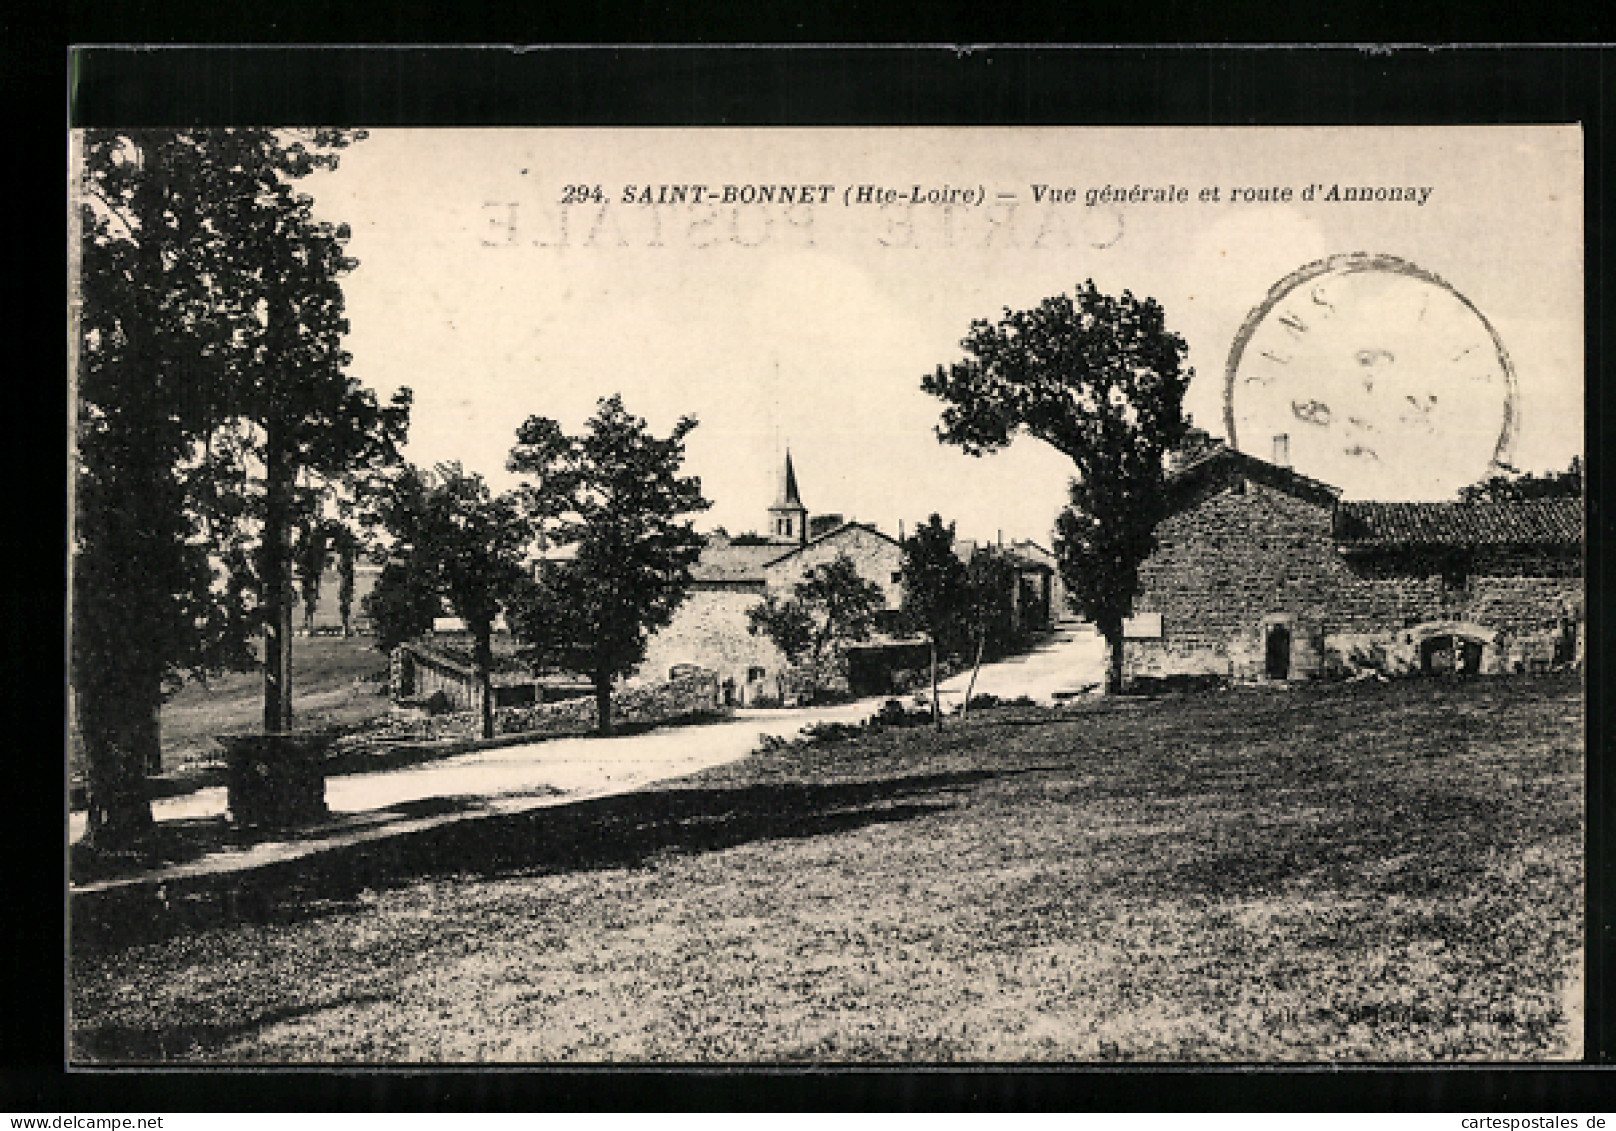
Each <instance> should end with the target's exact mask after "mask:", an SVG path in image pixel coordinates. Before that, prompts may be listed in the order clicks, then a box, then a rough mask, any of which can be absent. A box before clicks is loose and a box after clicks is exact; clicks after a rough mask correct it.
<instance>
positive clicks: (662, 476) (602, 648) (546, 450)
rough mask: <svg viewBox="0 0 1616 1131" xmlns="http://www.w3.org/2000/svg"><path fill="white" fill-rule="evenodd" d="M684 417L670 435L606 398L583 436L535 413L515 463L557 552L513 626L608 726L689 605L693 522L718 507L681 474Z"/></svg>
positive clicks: (695, 549)
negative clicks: (658, 638) (589, 697)
mask: <svg viewBox="0 0 1616 1131" xmlns="http://www.w3.org/2000/svg"><path fill="white" fill-rule="evenodd" d="M695 427H696V421H695V418H693V417H688V416H687V417H684V418H682V419H681V420H680V421H679V422H678V423H677V424H675V425H674V427H673V431H672V432H671V433H669V435H668V436H667V437H666V438H662V437H658V436H655V435H653V434H652V433H651V431H650V430H649V428H648V427H647V426H646V422H645V421H644V420H642V419H640V418H639V417H636V416H634V415H632V414H630V413H629V412H628V411H627V410H625V409H624V407H623V402H622V398H620V397H617V396H612V397H609V398H606V399H603V400H601V401H600V402H599V406H598V408H597V411H596V413H595V415H594V416H593V417H591V418H590V420H589V422H588V424H587V425H586V428H585V431H584V432H583V434H581V435H578V436H568V435H566V434H565V433H564V432H563V431H562V430H561V426H560V425H559V424H557V423H556V422H555V421H554V420H551V419H549V418H548V417H543V416H531V417H529V418H528V419H527V420H526V421H525V422H524V423H523V424H522V426H521V428H519V429H518V430H517V435H516V445H515V447H513V448H512V449H511V456H510V460H509V463H508V465H507V466H508V467H509V469H510V470H511V471H514V472H516V473H518V474H519V475H522V476H525V477H526V478H525V479H524V482H523V487H522V489H521V498H522V506H523V509H524V512H525V513H526V515H527V517H528V520H529V522H530V523H531V524H532V526H533V529H534V530H535V531H536V532H537V533H538V534H539V536H540V539H541V541H542V543H543V544H544V545H545V546H547V547H550V548H551V552H552V556H551V557H550V558H549V559H547V560H546V561H544V562H543V563H542V564H541V567H540V570H539V574H538V577H537V578H536V579H535V581H534V582H533V583H532V584H531V585H529V586H527V587H526V589H525V593H524V594H523V595H522V596H521V597H520V598H519V599H517V600H516V601H515V602H514V605H513V608H512V610H511V613H510V616H509V619H510V621H511V627H512V630H513V632H514V633H515V634H516V636H517V638H518V639H520V640H521V641H522V642H523V643H524V645H525V646H526V648H525V654H526V655H527V656H528V658H529V659H530V661H532V662H534V663H536V664H539V665H543V666H555V667H559V668H562V669H564V670H567V671H572V672H577V673H579V674H581V675H584V676H587V677H588V678H589V679H590V681H591V682H592V683H593V684H594V687H595V703H596V706H597V708H598V712H599V714H598V716H597V717H598V720H599V723H598V725H599V728H600V731H601V733H602V734H609V733H610V732H611V727H612V713H611V712H612V702H611V689H612V682H613V681H614V680H615V679H617V678H619V677H620V676H625V675H627V674H629V673H630V672H632V671H633V670H634V669H635V668H636V667H637V666H638V665H639V664H640V662H641V661H642V660H643V659H644V658H645V649H646V642H647V640H648V638H649V634H650V633H652V632H654V631H656V630H657V629H659V628H663V627H665V626H666V625H667V624H668V623H669V622H670V621H671V620H672V619H673V615H674V612H675V611H676V610H677V609H678V607H679V605H680V604H681V603H682V602H683V601H684V598H685V593H686V591H687V590H688V588H689V586H690V567H691V565H693V564H694V563H695V561H696V558H697V557H698V556H699V555H700V554H701V549H702V545H703V539H702V537H701V535H700V534H698V533H696V531H695V529H694V528H693V527H692V526H691V523H690V520H689V519H688V518H687V517H686V516H689V515H693V514H697V513H699V512H701V511H704V510H706V509H707V508H708V507H709V506H711V504H710V503H709V502H708V501H707V500H706V499H705V498H703V497H702V494H701V480H700V479H698V478H696V477H694V476H685V475H681V474H680V471H681V469H682V468H683V466H684V458H685V437H686V436H687V435H689V433H690V431H691V430H692V429H693V428H695Z"/></svg>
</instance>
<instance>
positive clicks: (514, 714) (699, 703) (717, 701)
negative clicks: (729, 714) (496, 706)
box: [494, 671, 723, 734]
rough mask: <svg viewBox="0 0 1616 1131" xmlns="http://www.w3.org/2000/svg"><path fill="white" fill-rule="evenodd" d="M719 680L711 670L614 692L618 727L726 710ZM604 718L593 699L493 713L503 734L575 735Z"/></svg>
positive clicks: (614, 710) (511, 708) (614, 711)
mask: <svg viewBox="0 0 1616 1131" xmlns="http://www.w3.org/2000/svg"><path fill="white" fill-rule="evenodd" d="M722 706H723V703H722V700H721V698H720V693H719V686H718V676H717V675H716V674H714V673H713V672H710V671H705V672H700V673H696V674H693V675H687V676H683V677H681V678H680V679H676V680H668V681H665V682H662V683H645V684H640V685H638V686H633V687H624V688H620V689H618V690H615V691H613V692H612V719H613V721H614V723H642V724H643V723H660V722H667V721H668V720H670V719H680V718H686V717H689V716H693V715H709V714H715V713H717V712H718V711H719V710H720V709H722ZM598 718H599V715H598V713H597V712H596V710H595V697H594V696H593V695H590V696H586V697H584V698H580V699H568V700H565V701H563V702H560V703H546V704H544V705H542V706H537V707H505V708H501V709H500V710H498V711H496V712H494V727H495V729H496V730H497V731H498V732H499V733H501V734H544V733H547V732H564V733H566V732H574V731H578V730H583V729H588V728H591V727H593V726H595V724H596V722H597V720H598Z"/></svg>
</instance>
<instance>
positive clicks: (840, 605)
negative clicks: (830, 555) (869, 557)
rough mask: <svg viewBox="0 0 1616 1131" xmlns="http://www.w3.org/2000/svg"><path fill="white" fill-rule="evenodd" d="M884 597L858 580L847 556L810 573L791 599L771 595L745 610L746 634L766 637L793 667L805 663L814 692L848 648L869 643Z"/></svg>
mask: <svg viewBox="0 0 1616 1131" xmlns="http://www.w3.org/2000/svg"><path fill="white" fill-rule="evenodd" d="M885 606H886V594H885V593H883V592H882V590H881V587H880V586H879V585H877V584H876V583H875V582H873V581H870V580H868V579H867V578H865V577H863V576H861V575H860V574H859V571H858V564H857V563H856V562H854V561H853V559H852V558H850V557H848V555H846V554H838V555H837V556H836V557H835V558H834V559H833V560H832V561H829V562H825V563H822V564H820V565H816V566H814V567H813V568H811V569H809V570H808V571H807V572H806V573H805V574H804V575H803V578H802V580H801V581H798V582H797V583H796V584H795V585H793V586H792V590H791V596H790V597H787V598H784V599H782V598H779V597H775V596H772V595H771V596H770V597H768V598H767V599H765V600H764V601H762V602H761V603H759V604H757V605H754V606H753V607H752V608H751V609H749V610H748V611H747V631H748V632H750V633H751V634H752V635H754V636H765V637H767V638H768V639H769V640H770V641H772V642H773V643H774V646H775V647H776V648H779V649H780V651H781V652H783V653H784V654H785V655H786V658H787V659H788V660H790V661H791V662H793V663H796V662H798V661H806V663H807V667H808V678H809V683H810V684H811V686H812V687H813V689H814V690H815V691H816V692H817V691H819V690H820V689H821V688H822V687H823V686H824V682H825V680H826V678H827V677H828V676H829V675H830V674H831V673H832V672H833V671H834V670H835V669H836V667H837V665H838V664H839V663H840V661H841V659H842V657H843V654H844V652H845V649H846V646H847V645H848V644H850V643H854V642H856V641H859V640H868V639H869V638H870V633H871V631H872V630H873V629H874V628H875V621H876V614H877V613H879V612H880V611H881V610H882V609H883V608H884V607H885Z"/></svg>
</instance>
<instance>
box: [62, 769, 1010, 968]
mask: <svg viewBox="0 0 1616 1131" xmlns="http://www.w3.org/2000/svg"><path fill="white" fill-rule="evenodd" d="M996 776H998V775H997V773H996V772H995V771H987V770H969V771H957V772H950V773H937V774H922V775H910V776H898V777H888V778H880V779H875V780H870V781H860V782H850V783H835V784H824V785H803V784H793V783H781V784H765V785H750V786H744V787H740V788H711V787H707V788H673V789H663V790H656V791H651V792H644V793H629V794H620V795H617V796H613V797H606V798H600V799H598V800H593V801H583V802H578V803H576V804H571V805H561V806H553V807H549V808H542V809H535V810H530V811H528V812H526V813H519V814H514V815H508V816H490V817H484V818H480V819H475V820H466V821H456V822H452V823H450V824H445V825H440V826H437V827H435V828H431V829H427V830H423V831H419V832H412V833H401V834H399V835H397V836H392V837H387V838H383V839H380V840H373V841H368V842H364V843H360V844H352V845H346V846H343V847H340V848H333V849H330V850H328V851H325V852H321V853H317V854H315V855H313V856H306V857H303V858H301V859H297V860H291V861H286V862H279V863H274V864H269V865H265V866H263V867H260V868H256V869H253V870H251V871H244V872H232V873H223V874H216V875H209V876H198V877H187V878H183V879H173V880H169V881H167V882H166V883H161V884H160V883H142V884H135V885H130V886H127V887H120V888H110V889H107V890H104V891H97V892H84V893H79V894H76V895H74V896H73V898H72V901H71V910H70V913H71V940H72V954H73V958H74V961H75V962H77V961H80V960H84V959H88V958H91V957H93V956H94V955H96V954H97V953H100V952H105V951H109V950H115V949H118V948H120V947H123V946H128V945H132V944H135V943H143V942H155V941H160V940H163V939H166V938H170V937H173V936H175V935H181V934H188V933H194V932H196V931H199V930H203V929H206V928H209V927H215V926H228V925H230V924H233V923H240V922H253V923H263V924H268V923H290V922H296V921H299V920H302V919H306V918H310V917H313V916H318V915H323V914H329V913H332V912H334V911H339V910H342V909H343V908H345V907H347V906H350V905H351V904H352V902H353V900H354V898H355V897H356V896H357V895H358V894H359V893H360V892H362V891H365V890H366V889H385V888H388V887H394V886H400V885H404V884H408V883H411V882H413V881H416V880H422V879H430V878H434V877H442V876H457V877H467V878H471V879H487V878H492V877H496V876H509V875H535V876H538V875H550V874H556V873H563V872H574V871H586V870H593V869H605V868H632V867H640V866H643V865H645V864H646V863H647V862H648V861H649V860H651V859H652V858H654V857H656V856H658V855H662V854H667V853H676V854H695V853H703V852H716V851H721V850H723V849H727V848H733V847H736V846H738V845H742V844H747V843H751V842H755V841H766V840H784V839H799V838H805V837H813V836H822V835H826V834H830V833H838V832H843V831H847V830H850V829H857V828H861V827H864V826H868V825H875V824H883V823H888V822H894V821H905V820H910V819H912V818H915V817H924V816H927V815H929V814H932V813H935V812H939V811H942V810H946V809H948V808H951V807H952V806H953V801H952V800H951V799H950V798H949V797H947V796H946V795H947V794H949V793H952V792H955V791H958V790H961V789H964V788H967V787H969V786H971V785H973V784H975V783H978V782H980V781H982V780H984V779H987V778H992V777H996Z"/></svg>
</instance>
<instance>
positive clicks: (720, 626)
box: [637, 453, 903, 705]
mask: <svg viewBox="0 0 1616 1131" xmlns="http://www.w3.org/2000/svg"><path fill="white" fill-rule="evenodd" d="M766 531H767V533H766V534H765V535H764V536H763V542H762V544H752V543H751V541H750V540H749V539H748V540H733V539H730V538H728V537H725V536H723V535H713V536H711V537H710V538H709V541H708V545H707V547H706V549H704V550H703V551H702V554H701V557H700V558H699V559H698V560H697V562H696V563H695V565H694V566H692V567H691V571H690V573H691V584H690V589H689V591H688V593H687V594H686V596H685V600H684V602H683V604H681V605H680V606H679V610H678V612H677V613H675V614H674V619H673V622H672V623H671V624H669V625H668V626H667V627H666V628H663V629H662V630H661V631H659V632H657V633H656V634H655V635H654V636H652V638H651V640H650V644H649V647H648V649H647V652H646V658H645V662H644V663H643V664H642V665H641V667H640V669H639V672H638V673H637V678H639V679H641V680H660V679H668V678H670V677H671V675H672V674H673V673H674V672H675V671H676V670H678V669H680V668H682V667H686V666H694V667H699V668H704V669H707V670H709V671H713V672H716V673H717V674H718V678H719V681H720V686H721V687H722V688H723V694H724V698H725V701H726V702H727V703H734V704H741V705H745V704H751V703H756V702H760V701H774V700H778V699H779V698H780V697H781V695H782V694H783V691H784V687H785V684H784V681H783V679H782V677H783V676H784V675H785V673H786V671H787V668H788V666H789V665H788V664H787V662H786V658H785V656H784V655H783V654H782V653H781V652H780V650H779V649H778V648H776V647H775V646H774V644H773V642H771V641H770V640H769V639H768V637H766V636H761V635H758V636H754V635H752V634H751V633H750V632H749V631H748V620H747V613H748V612H749V611H750V610H751V609H752V608H754V607H755V606H757V605H759V604H761V603H762V602H763V600H764V599H765V598H767V597H769V596H776V597H782V598H783V597H788V596H790V594H791V591H792V587H793V586H795V585H796V583H797V582H799V581H801V580H802V578H803V576H804V575H805V574H806V573H807V572H808V571H809V570H811V569H813V568H814V567H815V566H820V565H828V564H829V563H830V562H832V561H834V560H835V559H836V558H837V557H839V556H841V555H843V554H845V555H847V556H848V557H849V558H850V559H852V561H853V563H854V564H855V565H856V566H857V567H858V572H859V574H860V576H862V577H864V578H865V579H866V580H868V581H872V582H874V583H875V584H876V585H878V586H880V588H881V591H882V593H883V594H884V596H885V598H886V610H887V611H888V612H889V613H891V612H896V610H897V609H898V608H899V606H900V604H901V603H902V586H901V582H902V579H903V573H902V571H903V551H902V548H901V547H900V545H899V543H898V542H897V540H896V539H894V538H892V537H890V536H888V535H886V534H883V533H882V532H881V531H879V530H877V529H876V528H875V527H874V526H870V525H868V524H866V523H861V522H848V521H844V520H843V519H842V517H841V516H840V515H820V516H813V517H810V516H809V514H808V508H807V507H806V506H804V505H803V502H802V498H801V494H800V492H799V491H798V487H797V476H796V471H795V469H794V468H793V467H792V463H791V455H790V453H787V455H786V460H785V469H784V472H783V474H782V476H781V479H780V489H779V494H778V497H777V498H776V501H775V503H774V505H773V506H771V507H770V508H769V511H768V522H767V526H766Z"/></svg>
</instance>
